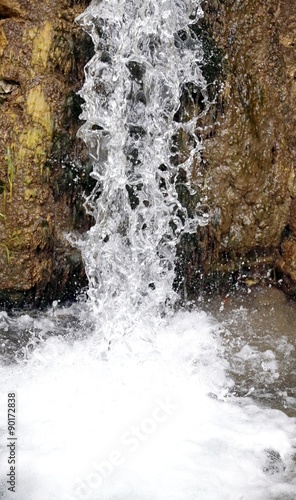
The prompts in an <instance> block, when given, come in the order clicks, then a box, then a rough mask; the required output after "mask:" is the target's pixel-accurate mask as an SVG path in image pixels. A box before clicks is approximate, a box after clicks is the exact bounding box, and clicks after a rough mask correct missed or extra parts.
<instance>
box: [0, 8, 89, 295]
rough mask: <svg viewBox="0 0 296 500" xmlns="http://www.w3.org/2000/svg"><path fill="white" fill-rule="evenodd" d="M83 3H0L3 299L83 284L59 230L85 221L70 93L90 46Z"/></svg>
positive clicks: (76, 106)
mask: <svg viewBox="0 0 296 500" xmlns="http://www.w3.org/2000/svg"><path fill="white" fill-rule="evenodd" d="M85 4H88V2H84V1H74V0H42V2H40V1H37V0H30V1H28V0H0V112H1V125H0V127H1V134H0V227H1V231H0V266H1V281H0V301H1V302H2V303H3V302H8V303H12V304H21V303H24V302H30V303H35V304H42V303H46V302H47V301H48V300H50V299H53V298H55V299H57V298H62V297H64V296H71V295H73V293H75V290H76V289H77V287H78V284H79V283H80V284H81V283H83V282H85V276H84V271H83V265H82V262H81V258H80V255H79V253H78V252H77V251H76V250H75V249H73V248H72V247H71V246H70V245H69V244H68V243H67V241H66V238H65V233H67V232H69V231H70V230H73V229H77V230H78V229H79V228H80V227H81V226H83V228H84V229H86V228H87V226H88V224H89V221H88V219H87V217H86V215H85V214H84V211H83V208H82V190H83V189H84V188H85V187H86V186H85V182H84V179H85V178H86V176H87V161H86V154H85V151H84V146H83V144H82V143H81V142H80V141H79V140H78V139H77V138H76V132H77V129H78V116H79V113H80V102H79V98H78V97H77V95H76V92H77V90H78V89H79V88H80V87H81V82H82V80H83V67H84V65H85V63H86V61H87V60H88V59H89V58H90V55H91V54H90V51H91V50H92V48H91V43H90V41H89V40H88V39H87V38H86V35H85V34H84V33H82V32H81V30H80V29H79V28H78V26H76V25H75V22H74V19H75V17H76V16H77V15H78V14H79V13H80V12H82V11H83V10H84V8H85Z"/></svg>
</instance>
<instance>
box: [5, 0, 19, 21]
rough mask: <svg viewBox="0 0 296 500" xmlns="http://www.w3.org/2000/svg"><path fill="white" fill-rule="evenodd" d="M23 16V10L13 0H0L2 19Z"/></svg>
mask: <svg viewBox="0 0 296 500" xmlns="http://www.w3.org/2000/svg"><path fill="white" fill-rule="evenodd" d="M14 17H21V12H20V10H19V9H18V7H17V6H16V5H15V4H14V3H13V2H11V0H0V21H1V20H3V19H11V18H14Z"/></svg>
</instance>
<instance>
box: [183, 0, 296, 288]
mask: <svg viewBox="0 0 296 500" xmlns="http://www.w3.org/2000/svg"><path fill="white" fill-rule="evenodd" d="M203 8H204V11H205V18H204V19H203V20H202V24H201V26H200V27H199V29H201V31H202V32H203V36H204V52H205V55H206V54H207V53H208V55H210V56H211V58H210V59H209V61H210V64H208V67H205V71H204V74H205V76H206V78H207V83H208V93H209V97H210V99H213V104H212V106H211V110H210V113H207V114H206V115H205V116H204V117H203V118H202V119H201V123H200V134H201V135H202V137H203V141H204V150H203V152H202V158H201V161H198V162H196V168H195V180H196V186H197V188H198V192H199V195H200V200H201V202H202V204H203V205H204V206H205V207H207V210H208V211H209V213H210V214H211V223H210V224H209V225H208V226H207V227H206V228H201V230H200V231H199V234H198V235H197V237H195V238H193V239H192V238H191V242H190V245H191V250H190V249H189V250H188V249H187V250H186V252H187V256H185V261H186V262H187V264H186V266H187V287H188V290H189V291H191V292H192V293H195V291H196V288H197V287H198V286H200V282H201V281H207V280H208V281H211V280H212V281H215V280H216V281H217V280H218V281H219V280H221V279H222V280H223V279H226V280H228V279H229V280H230V282H232V281H233V280H235V279H237V277H238V276H244V277H247V278H248V277H249V275H252V276H254V275H255V276H257V275H258V277H259V275H261V276H263V275H266V273H268V270H269V269H275V268H276V269H277V270H279V271H280V273H283V274H284V276H280V277H281V278H284V282H286V284H288V279H287V277H289V279H290V286H289V287H287V286H286V289H287V288H289V289H290V291H291V283H293V282H294V283H295V280H296V264H295V263H296V223H295V220H296V219H295V216H296V209H295V170H294V169H295V90H296V80H295V74H296V53H295V46H294V44H295V37H296V15H295V2H294V1H291V0H285V1H283V2H278V1H273V0H269V1H267V2H261V3H260V2H259V3H258V2H256V1H254V0H246V1H244V2H241V1H239V0H232V1H230V0H226V1H218V0H217V1H216V0H210V1H208V2H204V3H203ZM211 61H212V65H211ZM182 252H183V254H184V252H185V250H184V249H183V250H181V253H182ZM186 259H187V260H186ZM199 269H200V270H199Z"/></svg>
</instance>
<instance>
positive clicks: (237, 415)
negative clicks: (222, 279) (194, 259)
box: [0, 289, 296, 500]
mask: <svg viewBox="0 0 296 500" xmlns="http://www.w3.org/2000/svg"><path fill="white" fill-rule="evenodd" d="M190 309H191V310H190V311H185V310H184V311H179V312H175V313H173V312H171V313H169V314H168V315H167V316H166V317H162V318H161V319H159V318H158V319H157V320H156V319H155V317H154V316H152V315H147V316H146V317H143V318H142V320H141V321H140V322H139V323H138V325H137V326H134V328H133V331H130V332H129V333H127V334H126V335H125V336H123V337H120V338H119V339H118V340H117V341H114V342H113V343H111V345H110V346H109V349H107V350H106V349H103V348H102V345H101V337H100V332H98V331H96V329H95V325H94V322H93V320H94V318H93V317H92V314H91V311H90V310H89V306H88V305H87V303H86V302H85V301H83V300H82V302H81V303H78V304H74V305H72V306H71V307H67V308H66V307H64V308H63V307H57V305H55V306H54V307H52V308H51V309H50V310H49V311H48V312H47V313H44V314H40V312H39V313H38V314H36V317H34V315H33V314H30V315H29V314H24V313H19V314H14V315H11V316H9V315H7V313H5V312H2V313H1V316H0V318H1V346H2V352H3V359H2V361H3V363H2V367H1V413H0V424H1V445H2V449H1V463H0V465H1V467H0V469H1V483H0V484H1V487H0V488H1V489H0V491H1V495H2V498H4V499H5V500H6V499H7V500H8V499H10V498H17V499H18V500H23V499H24V500H25V499H26V500H69V499H77V500H78V499H90V500H101V499H102V500H103V499H106V500H107V499H108V500H111V499H118V500H123V499H126V500H130V499H137V500H145V499H147V500H158V499H159V500H165V499H168V500H169V499H170V500H175V499H186V500H189V499H195V500H197V499H200V500H204V499H209V500H211V499H217V500H218V499H219V500H220V499H225V500H226V499H227V500H232V499H233V500H237V499H254V500H255V499H266V500H267V499H294V498H295V497H296V474H295V451H296V450H295V446H296V425H295V424H296V421H295V418H292V415H293V414H294V415H295V402H296V398H295V376H296V374H295V335H294V331H293V326H294V325H295V315H296V306H295V304H294V303H290V302H288V301H287V299H286V298H285V297H284V296H282V294H281V293H280V292H278V291H276V290H272V289H258V290H255V289H254V290H251V291H250V293H249V294H248V293H244V294H237V295H236V296H233V297H230V296H229V297H223V298H222V297H217V296H216V297H204V298H203V299H202V304H200V306H197V305H194V306H192V305H191V306H190ZM205 311H206V312H205ZM110 321H111V323H112V318H111V319H110ZM114 327H115V328H116V324H115V325H114ZM11 392H15V393H16V397H17V424H16V427H17V438H18V441H17V470H18V475H17V491H16V494H14V493H10V492H8V490H7V482H6V481H7V476H6V474H7V472H8V465H7V458H8V449H7V447H6V440H7V425H6V421H7V411H6V410H5V409H6V400H7V393H11ZM279 409H280V410H279ZM0 498H1V497H0Z"/></svg>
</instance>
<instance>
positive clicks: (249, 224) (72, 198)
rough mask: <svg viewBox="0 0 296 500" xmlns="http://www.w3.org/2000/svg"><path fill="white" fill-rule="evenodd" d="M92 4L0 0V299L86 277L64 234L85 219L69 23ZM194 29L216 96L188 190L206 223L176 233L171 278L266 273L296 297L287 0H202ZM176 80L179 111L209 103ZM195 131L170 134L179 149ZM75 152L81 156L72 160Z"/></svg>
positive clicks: (62, 289) (204, 280) (230, 278)
mask: <svg viewBox="0 0 296 500" xmlns="http://www.w3.org/2000/svg"><path fill="white" fill-rule="evenodd" d="M88 4H89V1H88V0H81V1H78V0H77V1H75V0H43V1H42V2H37V0H31V1H28V0H0V112H1V124H0V131H1V133H0V214H1V215H0V228H1V232H0V265H1V271H0V276H1V278H0V279H1V281H0V302H2V303H3V302H4V303H5V302H6V303H9V304H24V303H35V304H37V305H38V304H43V303H44V304H45V303H47V302H48V301H50V300H53V299H59V298H67V297H73V295H74V294H75V292H76V290H77V289H78V288H79V287H80V286H83V284H85V283H86V278H85V274H84V270H83V264H82V262H81V257H80V255H79V253H78V252H77V250H76V249H74V248H72V247H71V246H70V245H69V244H68V243H67V241H66V239H65V237H64V232H69V231H71V230H79V231H85V230H86V229H87V228H88V227H89V225H90V223H91V221H90V220H89V218H88V217H87V216H86V214H85V212H84V210H83V207H82V201H83V197H82V192H83V191H85V190H86V191H87V190H91V188H92V186H91V182H90V178H89V176H88V173H89V167H88V164H87V155H86V151H85V147H84V145H83V143H82V142H81V141H80V140H79V139H77V138H76V132H77V129H78V126H79V123H78V122H79V121H78V116H79V113H80V102H79V99H78V97H77V95H76V91H77V90H78V89H79V88H81V86H82V82H83V67H84V65H85V63H86V61H87V60H89V59H90V57H91V52H92V45H91V42H90V41H89V40H88V38H87V36H86V35H85V34H84V33H83V32H82V31H81V30H80V28H79V27H78V26H76V25H75V23H74V19H75V17H76V16H77V15H78V14H79V13H80V12H82V11H83V10H84V9H85V7H86V6H87V5H88ZM203 8H204V11H205V17H204V19H203V20H202V21H201V23H199V24H198V25H196V26H195V27H194V28H193V29H194V30H195V32H196V33H198V34H199V35H200V36H201V37H202V39H203V47H204V53H205V64H204V75H205V77H206V79H207V82H208V88H207V92H208V95H209V98H210V100H212V102H213V104H212V106H211V108H210V112H209V113H205V114H204V116H202V117H201V118H200V121H199V123H198V129H197V135H200V136H201V137H202V139H203V143H204V149H203V152H202V154H201V158H200V159H196V164H195V170H194V176H193V180H194V183H195V186H196V195H195V196H193V197H190V196H189V194H188V193H187V192H186V190H184V187H183V186H184V182H183V181H184V179H183V177H182V171H180V172H179V178H180V186H179V190H180V197H181V198H182V199H183V200H184V203H187V204H188V206H189V207H190V209H192V210H195V209H196V206H197V204H198V209H199V210H203V211H208V213H209V215H210V223H209V224H208V225H207V226H205V227H203V228H201V229H200V230H199V231H198V234H196V235H189V236H184V238H183V242H182V245H181V246H180V248H179V258H180V260H179V264H178V266H177V275H178V278H177V281H178V284H179V286H180V287H183V289H184V290H186V292H187V293H188V294H189V295H195V294H196V293H197V292H198V290H200V288H201V287H203V286H207V285H211V286H216V284H218V285H219V284H223V285H225V284H226V283H228V284H230V283H233V282H234V281H236V280H237V279H238V280H239V279H241V280H245V281H246V283H247V284H248V283H249V284H250V283H255V282H257V281H259V280H260V279H261V277H263V278H264V279H265V278H266V277H268V279H269V280H271V281H273V282H276V281H277V280H278V279H279V278H280V279H282V281H283V284H284V285H285V288H286V290H287V291H289V292H290V293H292V294H293V293H294V294H295V295H296V188H295V143H296V139H295V91H296V55H295V35H296V1H295V0H281V1H279V0H266V1H265V2H258V1H257V0H244V1H241V0H208V1H204V2H203ZM204 106H205V105H204V96H203V95H202V94H201V93H198V92H197V93H194V92H192V89H190V86H189V87H188V88H187V89H184V93H183V107H182V109H181V111H180V116H179V118H177V119H179V120H181V121H182V120H183V119H184V120H185V121H186V115H188V116H190V113H192V112H193V109H194V108H198V109H199V110H200V111H202V110H203V108H204ZM194 140H195V139H194V137H188V136H187V135H186V133H185V132H184V134H181V136H180V137H179V138H177V141H178V144H179V145H181V147H182V152H181V155H183V157H184V156H185V157H186V152H187V151H188V150H189V148H190V144H191V142H192V141H194ZM78 158H79V159H80V161H79V162H78V160H77V159H78Z"/></svg>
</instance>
